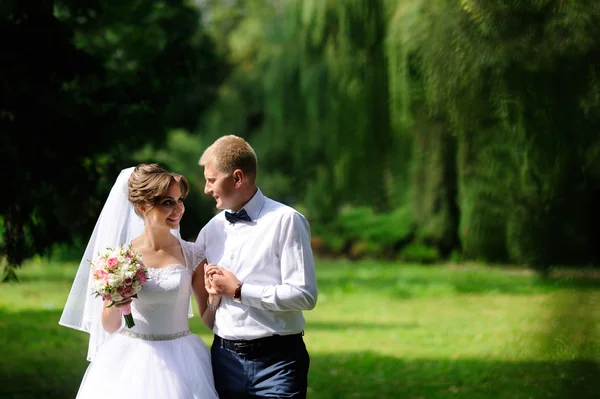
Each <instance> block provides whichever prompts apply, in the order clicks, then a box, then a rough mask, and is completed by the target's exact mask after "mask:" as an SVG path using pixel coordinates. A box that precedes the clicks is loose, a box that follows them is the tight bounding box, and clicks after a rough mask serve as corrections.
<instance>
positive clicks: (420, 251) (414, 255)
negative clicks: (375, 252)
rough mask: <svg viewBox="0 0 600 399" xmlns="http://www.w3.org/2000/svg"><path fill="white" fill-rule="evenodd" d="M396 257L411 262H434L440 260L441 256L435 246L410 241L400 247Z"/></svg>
mask: <svg viewBox="0 0 600 399" xmlns="http://www.w3.org/2000/svg"><path fill="white" fill-rule="evenodd" d="M398 259H399V260H401V261H403V262H411V263H434V262H438V261H440V260H441V256H440V252H439V250H438V249H437V248H435V247H432V246H429V245H425V244H419V243H411V244H408V245H406V246H405V247H402V249H401V250H400V252H399V253H398Z"/></svg>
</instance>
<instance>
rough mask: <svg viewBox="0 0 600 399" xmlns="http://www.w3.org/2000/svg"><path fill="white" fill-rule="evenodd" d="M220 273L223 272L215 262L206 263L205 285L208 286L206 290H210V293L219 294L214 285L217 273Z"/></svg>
mask: <svg viewBox="0 0 600 399" xmlns="http://www.w3.org/2000/svg"><path fill="white" fill-rule="evenodd" d="M220 274H222V273H221V270H220V269H219V266H217V265H215V264H214V263H209V264H206V265H204V287H205V288H206V292H208V294H209V295H212V296H219V294H218V293H217V291H216V290H215V288H214V286H213V280H214V276H215V275H220Z"/></svg>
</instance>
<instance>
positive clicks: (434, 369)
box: [308, 352, 600, 399]
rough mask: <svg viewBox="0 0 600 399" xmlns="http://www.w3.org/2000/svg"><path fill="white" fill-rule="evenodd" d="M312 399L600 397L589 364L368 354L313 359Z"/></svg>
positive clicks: (597, 376)
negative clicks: (403, 358) (439, 358)
mask: <svg viewBox="0 0 600 399" xmlns="http://www.w3.org/2000/svg"><path fill="white" fill-rule="evenodd" d="M309 386H310V394H309V396H308V397H309V398H311V399H334V398H361V399H370V398H373V399H375V398H377V399H387V398H389V399H392V398H394V399H395V398H407V399H410V398H412V399H416V398H427V399H435V398H437V399H446V398H455V399H487V398H495V399H542V398H544V399H559V398H560V399H567V398H577V399H592V398H598V397H600V372H599V370H598V367H597V365H596V364H595V363H593V362H585V361H573V362H533V361H528V362H501V361H494V360H485V359H454V360H452V359H446V360H437V359H417V360H402V359H401V358H400V357H399V358H393V357H387V356H381V355H378V354H376V353H371V352H361V353H351V354H335V355H316V356H315V355H313V356H311V369H310V373H309Z"/></svg>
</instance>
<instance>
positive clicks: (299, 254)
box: [196, 135, 317, 399]
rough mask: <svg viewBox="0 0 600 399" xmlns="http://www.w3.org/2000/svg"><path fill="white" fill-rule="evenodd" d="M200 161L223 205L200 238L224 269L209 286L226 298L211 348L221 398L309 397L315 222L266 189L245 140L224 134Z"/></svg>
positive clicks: (213, 261) (211, 260)
mask: <svg viewBox="0 0 600 399" xmlns="http://www.w3.org/2000/svg"><path fill="white" fill-rule="evenodd" d="M199 164H200V165H201V166H203V167H204V177H205V179H206V184H205V188H204V192H205V194H208V195H210V196H211V197H213V198H214V199H215V201H216V206H217V208H218V209H222V210H224V211H223V212H220V213H219V214H217V215H216V216H215V217H213V218H212V219H211V220H210V221H209V222H208V223H207V224H206V226H204V228H202V230H201V231H200V233H199V235H198V238H197V240H196V242H197V243H198V244H199V245H200V246H201V247H202V248H204V249H205V251H206V259H207V262H208V263H209V264H216V265H218V267H219V270H220V273H217V274H212V275H211V276H210V277H211V278H212V283H210V284H211V285H210V286H209V287H207V290H208V291H209V293H210V294H212V295H220V296H221V298H222V300H221V304H220V306H219V308H218V310H217V312H216V316H215V326H214V328H213V332H214V333H215V336H214V341H213V344H212V347H211V355H212V364H213V374H214V377H215V384H216V388H217V392H218V393H219V397H220V398H221V399H227V398H260V397H282V398H305V397H306V390H307V375H308V368H309V362H310V359H309V355H308V352H307V350H306V346H305V345H304V339H303V335H304V326H305V320H304V316H303V314H302V311H304V310H311V309H313V308H314V307H315V305H316V302H317V283H316V275H315V266H314V260H313V254H312V250H311V247H310V227H309V224H308V221H307V220H306V218H305V217H304V216H303V215H301V214H300V213H299V212H297V211H296V210H294V209H293V208H291V207H289V206H286V205H283V204H281V203H279V202H276V201H274V200H272V199H270V198H267V197H266V196H265V195H264V194H263V193H262V192H261V191H260V189H259V188H258V187H257V185H256V174H257V159H256V154H255V152H254V150H253V149H252V147H251V146H250V145H249V144H248V143H247V142H246V141H245V140H244V139H242V138H240V137H237V136H233V135H229V136H223V137H221V138H219V139H218V140H216V141H215V142H214V143H213V144H212V145H211V146H210V147H208V148H207V149H206V150H205V151H204V153H203V154H202V157H201V158H200V162H199Z"/></svg>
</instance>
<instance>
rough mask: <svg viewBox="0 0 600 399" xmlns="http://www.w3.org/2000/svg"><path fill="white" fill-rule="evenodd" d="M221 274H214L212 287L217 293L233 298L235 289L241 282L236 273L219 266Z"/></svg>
mask: <svg viewBox="0 0 600 399" xmlns="http://www.w3.org/2000/svg"><path fill="white" fill-rule="evenodd" d="M219 270H220V272H221V273H220V274H213V276H212V278H213V280H212V288H213V289H214V290H215V292H216V294H217V295H220V296H224V297H229V298H233V294H235V289H236V287H237V285H238V284H239V283H240V280H238V279H237V277H236V276H235V274H233V273H232V272H230V271H229V270H227V269H223V268H219Z"/></svg>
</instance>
